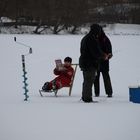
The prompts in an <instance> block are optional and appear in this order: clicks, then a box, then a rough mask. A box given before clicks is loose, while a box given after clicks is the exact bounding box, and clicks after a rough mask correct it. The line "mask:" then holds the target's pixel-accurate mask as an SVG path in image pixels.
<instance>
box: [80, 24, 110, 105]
mask: <svg viewBox="0 0 140 140" xmlns="http://www.w3.org/2000/svg"><path fill="white" fill-rule="evenodd" d="M100 35H101V27H100V26H99V25H98V24H93V25H92V26H91V27H90V31H89V33H88V34H87V35H86V36H84V37H83V39H82V40H81V48H80V53H81V55H80V58H79V66H80V68H81V70H82V71H83V88H82V98H81V99H82V100H83V101H84V102H93V100H92V85H93V83H94V81H95V76H96V72H97V68H98V65H99V62H100V60H101V59H104V60H106V59H108V56H107V55H106V54H105V53H104V52H103V51H102V49H101V48H100V44H99V36H100Z"/></svg>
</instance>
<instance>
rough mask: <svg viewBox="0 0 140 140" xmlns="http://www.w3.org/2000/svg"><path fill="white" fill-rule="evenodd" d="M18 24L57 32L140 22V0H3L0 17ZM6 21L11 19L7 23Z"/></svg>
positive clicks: (0, 2) (36, 31)
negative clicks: (94, 25) (97, 24)
mask: <svg viewBox="0 0 140 140" xmlns="http://www.w3.org/2000/svg"><path fill="white" fill-rule="evenodd" d="M3 16H5V17H9V18H11V19H13V21H14V22H13V23H11V24H14V25H15V27H17V26H18V25H35V26H36V29H35V31H34V32H35V33H39V32H41V31H40V30H39V29H40V28H42V27H43V28H42V30H45V29H46V28H50V27H51V28H52V30H53V32H54V33H56V34H57V32H59V31H60V30H62V29H64V28H65V29H68V28H70V31H71V32H72V33H74V32H75V31H76V29H77V27H79V26H81V25H85V24H89V23H135V24H139V23H140V1H139V0H10V1H9V0H0V17H3ZM4 24H5V25H7V24H10V23H4Z"/></svg>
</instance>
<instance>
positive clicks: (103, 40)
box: [99, 33, 113, 72]
mask: <svg viewBox="0 0 140 140" xmlns="http://www.w3.org/2000/svg"><path fill="white" fill-rule="evenodd" d="M99 41H100V47H101V49H102V51H103V52H104V53H106V54H111V55H110V57H109V59H110V58H111V57H112V56H113V55H112V45H111V42H110V40H109V38H108V37H107V36H106V35H105V34H104V33H103V34H102V35H101V37H100V39H99ZM99 71H101V72H102V71H109V60H101V61H100V67H99Z"/></svg>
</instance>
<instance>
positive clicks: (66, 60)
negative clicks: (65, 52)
mask: <svg viewBox="0 0 140 140" xmlns="http://www.w3.org/2000/svg"><path fill="white" fill-rule="evenodd" d="M64 62H70V63H72V58H70V57H66V58H65V59H64Z"/></svg>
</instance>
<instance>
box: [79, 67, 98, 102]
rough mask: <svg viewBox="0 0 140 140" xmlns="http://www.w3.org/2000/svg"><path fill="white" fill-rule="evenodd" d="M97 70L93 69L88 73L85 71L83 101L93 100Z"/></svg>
mask: <svg viewBox="0 0 140 140" xmlns="http://www.w3.org/2000/svg"><path fill="white" fill-rule="evenodd" d="M95 74H96V69H95V68H92V69H90V70H88V71H83V78H84V81H83V89H82V99H85V100H92V86H93V83H94V81H95Z"/></svg>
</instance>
